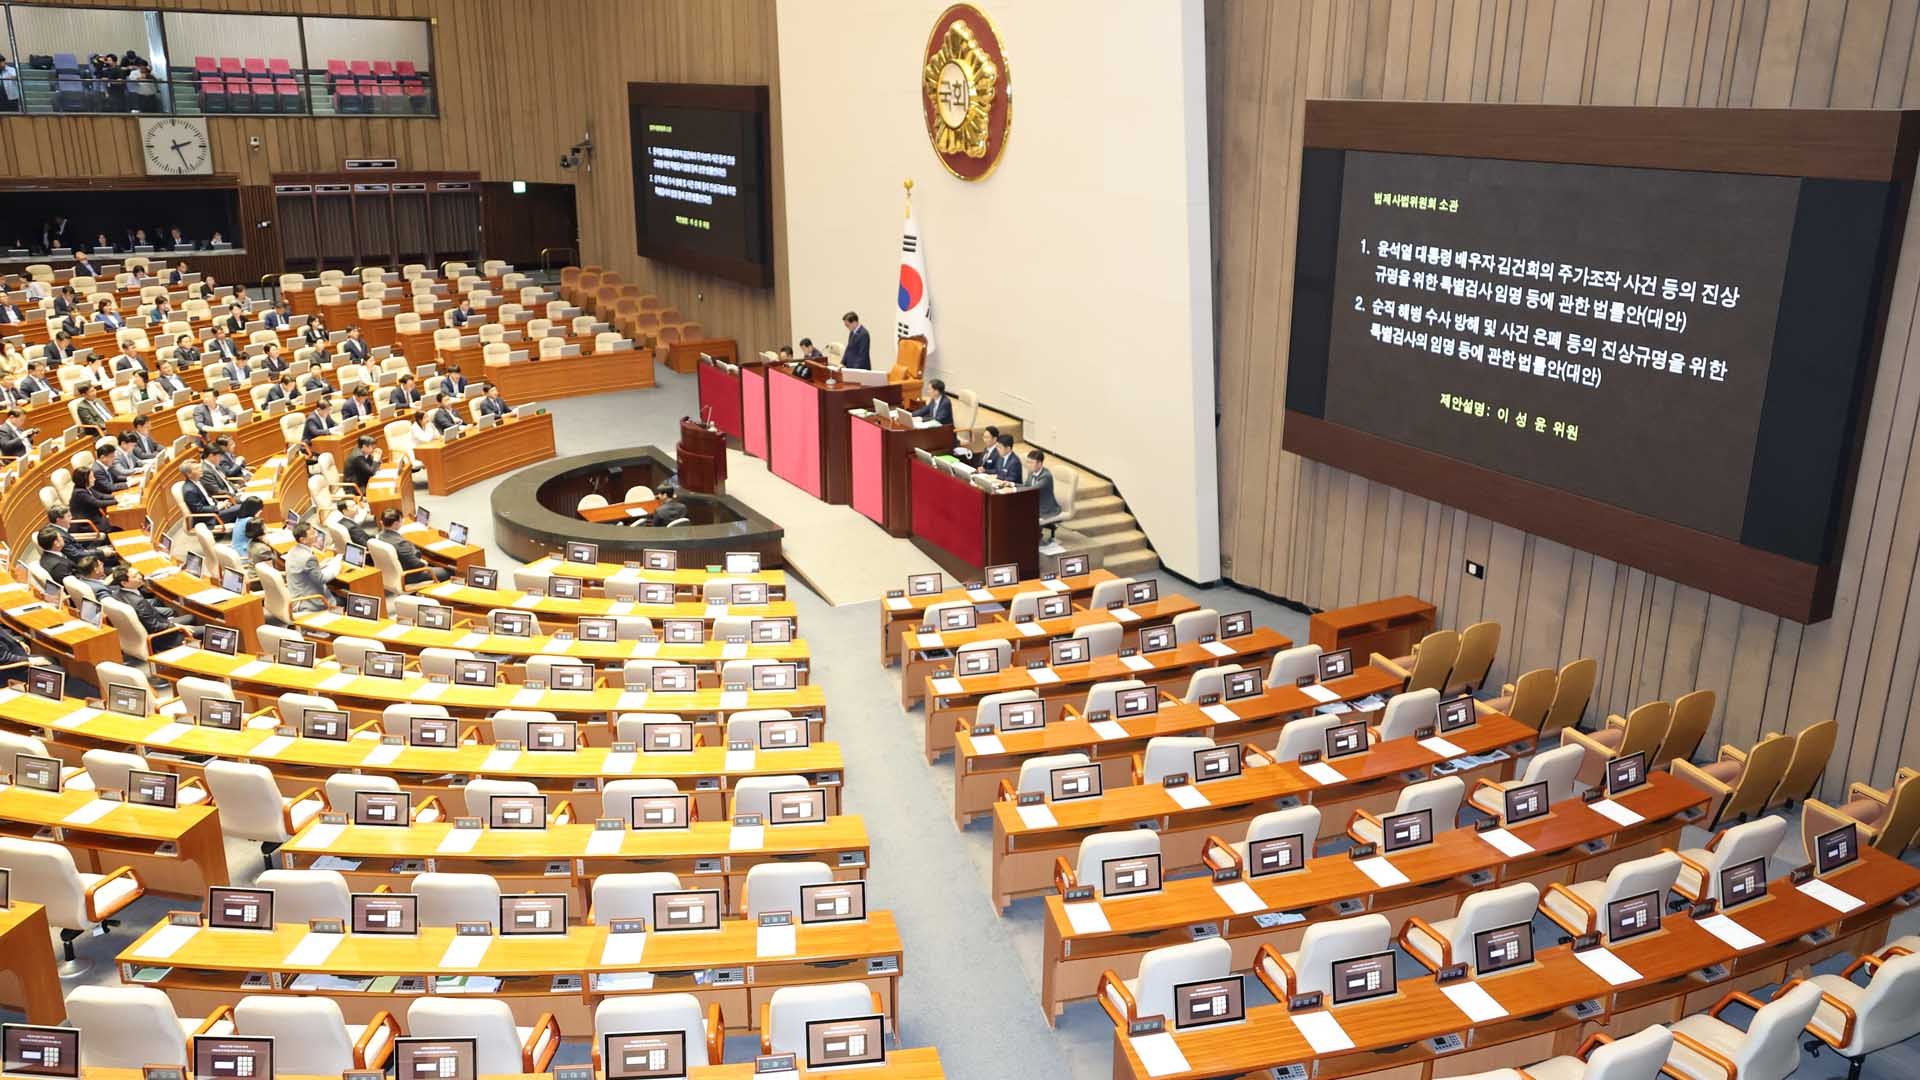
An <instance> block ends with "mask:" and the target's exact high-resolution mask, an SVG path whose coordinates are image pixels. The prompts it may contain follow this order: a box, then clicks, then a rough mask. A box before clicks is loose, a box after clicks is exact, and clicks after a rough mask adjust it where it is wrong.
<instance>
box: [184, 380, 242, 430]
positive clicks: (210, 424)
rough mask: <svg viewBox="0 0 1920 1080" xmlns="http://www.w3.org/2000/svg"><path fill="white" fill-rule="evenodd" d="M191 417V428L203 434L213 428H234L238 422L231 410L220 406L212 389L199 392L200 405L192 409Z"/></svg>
mask: <svg viewBox="0 0 1920 1080" xmlns="http://www.w3.org/2000/svg"><path fill="white" fill-rule="evenodd" d="M191 415H192V417H193V426H194V427H197V428H199V429H200V430H201V431H203V432H205V431H211V430H213V429H215V428H231V427H235V426H236V425H237V423H238V420H239V418H238V417H236V416H234V415H233V410H232V409H229V408H227V407H226V406H225V405H222V404H220V402H219V401H218V400H217V399H216V396H215V394H214V392H213V388H212V387H208V388H207V389H205V390H202V391H200V404H198V405H195V406H194V407H193V412H192V414H191Z"/></svg>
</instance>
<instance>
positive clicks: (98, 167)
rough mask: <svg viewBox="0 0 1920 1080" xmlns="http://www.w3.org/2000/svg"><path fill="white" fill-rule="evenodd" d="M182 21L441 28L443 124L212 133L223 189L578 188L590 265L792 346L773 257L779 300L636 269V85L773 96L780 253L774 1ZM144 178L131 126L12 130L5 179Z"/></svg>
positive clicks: (283, 2)
mask: <svg viewBox="0 0 1920 1080" xmlns="http://www.w3.org/2000/svg"><path fill="white" fill-rule="evenodd" d="M87 2H88V3H90V4H97V5H109V4H110V5H112V6H117V7H127V8H147V9H152V8H157V7H163V6H165V5H163V4H159V3H156V2H155V0H87ZM183 6H191V7H193V8H196V9H202V8H204V9H210V10H221V11H229V12H242V13H269V14H299V15H359V16H374V17H388V18H430V19H433V20H435V23H434V28H433V35H434V50H435V51H434V79H435V83H436V88H437V92H438V94H439V111H440V115H439V117H438V118H436V119H425V120H414V119H399V118H393V119H383V118H380V117H366V118H358V117H356V118H351V119H349V118H324V119H321V118H313V117H285V118H280V117H268V116H260V117H210V118H208V129H209V133H210V135H211V137H212V139H213V167H214V170H215V171H216V172H220V173H234V174H238V176H239V177H240V182H241V184H242V185H251V186H260V185H266V184H269V183H270V182H271V177H272V176H273V175H274V174H275V173H297V172H318V171H329V170H337V169H339V168H340V164H341V162H342V161H344V160H345V159H347V158H350V157H394V158H398V159H399V161H400V166H401V168H403V169H408V170H415V171H468V170H472V171H478V172H479V173H480V174H481V175H482V177H483V178H485V179H487V180H502V181H504V180H528V181H544V182H548V183H567V184H573V185H574V186H575V189H576V200H577V203H578V208H579V219H580V236H581V244H582V248H583V250H582V251H581V258H582V260H583V261H587V262H595V263H599V264H600V265H602V266H605V267H606V268H607V269H610V270H619V271H620V272H621V273H623V274H625V275H626V279H627V280H628V281H631V282H636V283H639V284H641V285H642V286H645V287H646V288H648V289H649V290H650V291H654V292H658V293H660V294H661V295H662V296H663V297H665V298H666V299H667V301H668V302H669V303H672V304H674V305H676V306H677V307H678V308H679V309H680V311H681V313H682V314H684V315H686V316H687V317H689V318H694V319H698V320H699V321H700V322H701V323H702V324H703V325H704V326H705V327H706V328H707V329H708V330H709V331H710V332H713V333H716V334H721V335H725V336H729V337H736V338H738V339H739V340H740V344H741V346H742V348H751V349H753V350H756V351H757V350H759V349H761V348H766V347H769V346H771V345H772V344H775V343H778V342H781V341H784V340H785V339H786V337H787V336H788V331H787V310H786V309H787V300H786V273H787V267H786V265H785V263H786V253H785V252H784V251H782V250H779V245H778V242H777V241H776V245H775V247H776V250H775V252H774V258H775V259H776V260H777V262H776V266H775V279H776V281H777V282H778V285H777V287H776V288H774V289H749V288H746V287H744V286H740V285H735V284H733V283H730V282H724V281H719V280H716V279H712V278H708V277H706V276H704V275H700V274H694V273H691V272H689V271H685V270H681V269H678V268H675V267H670V266H665V265H661V264H654V263H651V262H648V261H647V260H645V259H642V258H640V256H639V255H638V254H637V253H636V252H635V250H634V233H633V186H632V172H633V170H632V166H631V157H630V151H629V140H628V134H627V103H626V102H627V97H626V84H627V83H629V82H718V83H747V84H765V85H768V86H770V87H772V97H773V117H772V119H771V129H772V138H773V146H772V147H771V153H770V164H769V172H770V174H771V176H772V183H773V201H774V236H775V237H776V238H777V237H779V236H780V235H782V233H783V232H784V228H783V215H784V212H785V210H784V206H783V202H782V198H781V167H780V147H779V135H780V122H779V108H780V105H779V101H780V95H779V88H778V86H777V85H776V84H777V81H778V71H779V65H778V63H777V62H776V60H775V55H774V50H775V34H774V21H773V20H774V5H773V0H645V2H634V0H538V2H529V0H191V3H190V4H187V5H183ZM238 49H239V47H238V46H236V51H238ZM589 128H591V130H592V132H593V141H594V146H595V158H594V168H593V172H592V173H590V174H589V173H587V172H585V171H584V170H563V169H561V168H560V166H559V161H560V155H561V154H562V153H563V152H565V150H566V149H567V147H569V146H571V145H572V144H573V143H575V142H576V141H578V140H579V139H580V136H581V135H582V134H583V133H584V132H585V131H587V130H588V129H589ZM256 135H257V136H259V137H260V139H261V144H262V145H261V147H260V149H258V150H252V149H250V148H249V147H248V144H247V140H248V138H249V137H250V136H256ZM143 174H144V171H143V167H142V164H141V160H140V148H139V126H138V124H137V122H136V121H135V120H134V119H132V118H127V117H90V116H71V117H69V116H33V117H14V116H8V117H5V118H0V176H17V177H69V176H79V175H90V176H127V177H137V176H141V175H143ZM269 197H270V196H269ZM267 242H268V243H271V241H267Z"/></svg>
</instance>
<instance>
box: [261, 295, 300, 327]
mask: <svg viewBox="0 0 1920 1080" xmlns="http://www.w3.org/2000/svg"><path fill="white" fill-rule="evenodd" d="M260 321H261V322H262V323H263V324H265V326H266V328H267V329H269V330H285V329H287V328H288V327H290V326H292V325H293V309H292V308H291V307H289V306H288V305H287V302H286V301H285V300H282V301H280V302H279V303H277V304H275V305H273V307H272V308H271V309H269V310H268V311H267V314H266V315H265V317H263V318H262V319H261V320H260Z"/></svg>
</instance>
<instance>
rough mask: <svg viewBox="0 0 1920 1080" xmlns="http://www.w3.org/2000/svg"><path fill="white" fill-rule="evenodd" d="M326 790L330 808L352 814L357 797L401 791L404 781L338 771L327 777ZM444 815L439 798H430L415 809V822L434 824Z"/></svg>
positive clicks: (380, 774)
mask: <svg viewBox="0 0 1920 1080" xmlns="http://www.w3.org/2000/svg"><path fill="white" fill-rule="evenodd" d="M322 788H323V789H324V790H325V792H326V796H327V808H328V809H330V810H333V811H336V812H338V813H342V814H351V813H353V797H354V795H355V794H357V793H359V792H362V791H377V792H383V793H388V792H397V791H399V790H400V781H399V780H397V779H395V778H394V777H392V776H388V775H386V774H384V773H350V772H337V773H334V774H333V775H331V776H329V777H327V779H326V781H325V782H324V784H323V785H322ZM444 816H445V815H444V814H443V813H442V812H441V806H440V797H439V796H438V795H429V796H427V797H426V798H425V799H422V800H420V801H418V802H417V803H416V804H415V805H414V807H413V820H414V821H420V822H428V823H431V822H435V821H439V820H440V819H441V818H442V817H444Z"/></svg>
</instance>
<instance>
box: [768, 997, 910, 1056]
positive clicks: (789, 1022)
mask: <svg viewBox="0 0 1920 1080" xmlns="http://www.w3.org/2000/svg"><path fill="white" fill-rule="evenodd" d="M885 1012H886V1010H885V1009H883V1008H882V1007H881V1004H880V994H879V993H878V992H877V991H874V990H871V989H869V988H868V987H867V984H866V983H862V982H841V983H815V984H813V985H810V986H783V987H781V988H780V989H778V990H775V991H774V992H773V996H772V997H771V998H769V999H767V1001H766V1002H765V1003H764V1004H762V1005H761V1006H760V1017H761V1020H760V1052H761V1053H763V1054H787V1053H801V1054H804V1053H806V1049H807V1025H808V1024H809V1023H812V1022H813V1021H815V1020H840V1019H844V1018H847V1017H854V1016H872V1015H873V1014H875V1013H882V1014H884V1013H885Z"/></svg>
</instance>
